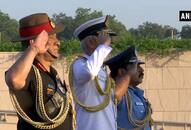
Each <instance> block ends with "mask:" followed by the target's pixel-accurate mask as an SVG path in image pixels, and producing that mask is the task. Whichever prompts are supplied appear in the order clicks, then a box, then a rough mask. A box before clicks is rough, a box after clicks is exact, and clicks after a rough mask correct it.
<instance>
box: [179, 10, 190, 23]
mask: <svg viewBox="0 0 191 130" xmlns="http://www.w3.org/2000/svg"><path fill="white" fill-rule="evenodd" d="M179 21H191V11H185V10H184V11H179Z"/></svg>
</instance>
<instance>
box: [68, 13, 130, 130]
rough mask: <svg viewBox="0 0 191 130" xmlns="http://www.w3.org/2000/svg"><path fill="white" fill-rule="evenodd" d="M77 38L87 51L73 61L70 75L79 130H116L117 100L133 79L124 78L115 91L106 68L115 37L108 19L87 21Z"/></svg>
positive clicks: (79, 28)
mask: <svg viewBox="0 0 191 130" xmlns="http://www.w3.org/2000/svg"><path fill="white" fill-rule="evenodd" d="M74 35H75V36H76V37H78V38H79V40H80V42H81V48H82V50H83V52H84V55H83V56H81V57H79V58H77V59H76V60H75V61H74V62H73V64H72V65H71V67H70V68H71V69H70V74H69V75H70V76H69V80H70V85H71V88H72V92H73V97H74V100H75V102H76V114H77V117H76V118H77V119H76V121H77V130H117V122H116V113H117V111H116V107H115V104H114V97H116V99H118V98H122V96H123V94H124V93H125V91H124V90H125V89H127V87H126V85H127V84H128V83H129V79H130V78H129V75H128V74H126V75H125V76H123V77H121V78H120V80H119V82H118V83H117V84H116V91H115V92H114V89H113V87H114V86H113V87H112V85H111V79H110V77H109V72H108V71H107V70H108V69H107V67H106V66H104V65H103V62H104V60H105V58H106V57H107V56H108V55H109V53H110V52H111V51H112V47H111V36H112V35H115V33H113V32H110V31H109V29H108V17H107V16H106V17H105V16H104V17H99V18H96V19H92V20H89V21H87V22H85V23H84V24H82V25H80V26H79V27H78V28H77V29H76V30H75V31H74ZM123 89H124V90H123ZM114 95H115V96H114Z"/></svg>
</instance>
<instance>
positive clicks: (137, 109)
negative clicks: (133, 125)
mask: <svg viewBox="0 0 191 130" xmlns="http://www.w3.org/2000/svg"><path fill="white" fill-rule="evenodd" d="M133 113H134V116H135V118H136V119H139V120H142V119H143V118H144V117H145V107H144V104H143V102H141V101H136V102H134V104H133Z"/></svg>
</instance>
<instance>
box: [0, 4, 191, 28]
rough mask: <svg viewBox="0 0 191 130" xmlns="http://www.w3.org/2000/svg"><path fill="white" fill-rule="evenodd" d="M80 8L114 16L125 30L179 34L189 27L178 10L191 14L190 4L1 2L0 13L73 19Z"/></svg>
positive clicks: (14, 15) (11, 15)
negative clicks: (149, 26) (168, 29)
mask: <svg viewBox="0 0 191 130" xmlns="http://www.w3.org/2000/svg"><path fill="white" fill-rule="evenodd" d="M79 7H83V8H91V9H92V10H98V11H102V12H103V13H104V14H105V15H107V14H110V15H115V16H116V19H117V20H119V21H120V22H122V23H123V24H124V25H125V26H126V28H127V29H130V28H132V27H133V28H137V27H138V25H141V24H142V23H144V22H146V21H149V22H153V23H158V24H161V25H170V26H172V27H175V28H177V29H178V30H181V27H182V26H183V25H186V24H188V25H191V22H180V21H179V11H180V10H191V0H0V10H1V11H2V12H4V13H7V14H9V16H10V17H11V18H14V19H17V20H19V19H20V18H22V17H24V16H27V15H30V14H32V13H38V12H46V13H48V14H49V16H51V15H52V14H54V13H57V14H58V13H61V12H63V13H65V14H66V15H68V16H74V15H75V11H76V9H77V8H79Z"/></svg>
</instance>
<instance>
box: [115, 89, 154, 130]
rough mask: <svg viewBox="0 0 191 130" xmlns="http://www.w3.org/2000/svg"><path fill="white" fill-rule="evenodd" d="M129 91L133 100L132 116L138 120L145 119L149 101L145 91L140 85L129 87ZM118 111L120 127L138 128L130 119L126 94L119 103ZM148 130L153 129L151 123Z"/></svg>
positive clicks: (129, 129)
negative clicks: (146, 98) (145, 96)
mask: <svg viewBox="0 0 191 130" xmlns="http://www.w3.org/2000/svg"><path fill="white" fill-rule="evenodd" d="M128 92H129V94H130V97H131V102H132V117H133V118H134V119H136V120H142V119H144V118H145V116H146V109H147V106H148V103H147V102H146V100H145V98H144V91H143V90H141V89H139V88H138V87H129V88H128ZM117 112H118V113H117V114H118V115H117V123H118V127H120V128H123V129H125V130H131V129H134V128H136V127H135V126H134V125H132V124H131V123H130V122H129V120H128V113H127V105H126V98H125V96H123V98H122V100H121V101H120V103H119V104H118V106H117ZM142 130H144V128H143V129H142ZM146 130H151V126H150V125H149V124H147V125H146Z"/></svg>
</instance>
